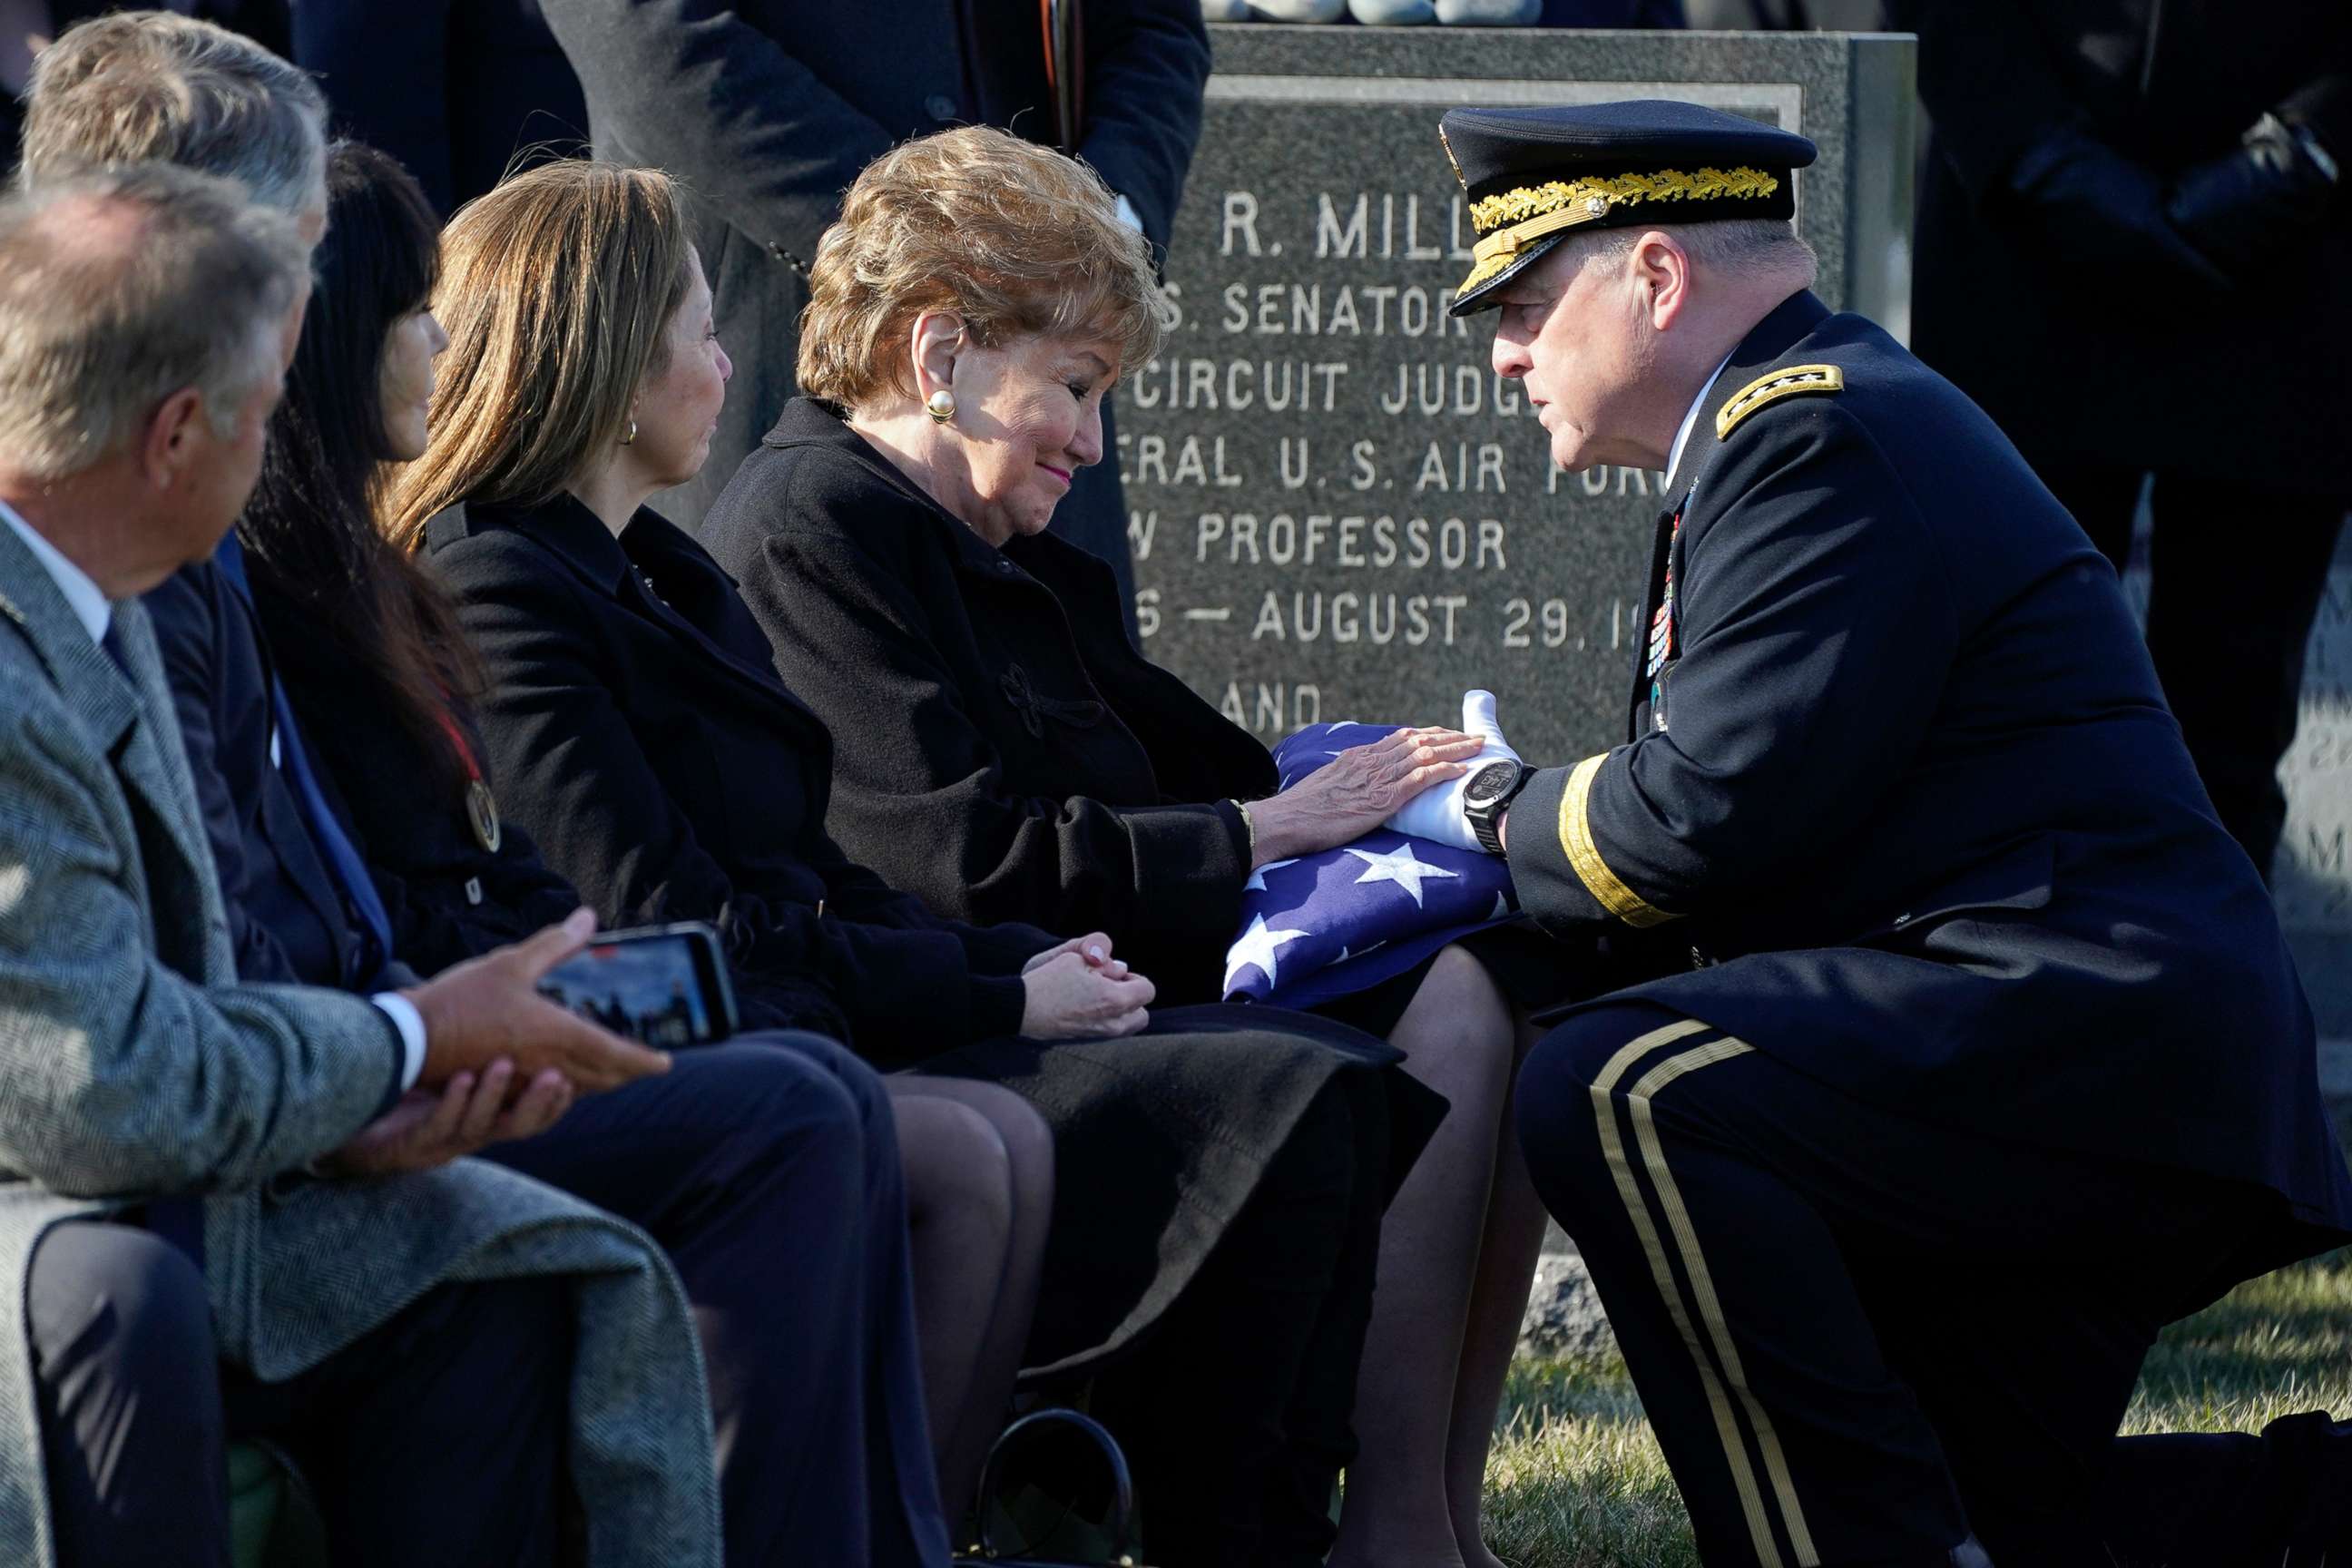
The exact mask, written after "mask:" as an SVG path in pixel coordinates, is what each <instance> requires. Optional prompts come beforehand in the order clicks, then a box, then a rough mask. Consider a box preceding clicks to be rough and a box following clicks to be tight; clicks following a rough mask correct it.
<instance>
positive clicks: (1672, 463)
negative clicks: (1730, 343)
mask: <svg viewBox="0 0 2352 1568" xmlns="http://www.w3.org/2000/svg"><path fill="white" fill-rule="evenodd" d="M1729 363H1731V356H1730V355H1729V354H1726V355H1724V356H1723V364H1719V365H1717V366H1716V367H1715V374H1713V375H1710V376H1708V377H1707V378H1706V385H1705V386H1702V387H1700V388H1699V389H1698V395H1697V396H1696V397H1694V398H1692V399H1691V405H1690V411H1689V412H1688V413H1686V414H1685V415H1684V416H1683V422H1682V426H1681V428H1679V429H1677V430H1676V431H1675V445H1674V449H1673V450H1671V451H1669V452H1668V453H1667V454H1666V478H1667V479H1673V478H1674V477H1675V468H1679V467H1681V465H1682V460H1683V447H1685V446H1686V445H1688V444H1689V442H1690V433H1691V426H1694V425H1696V424H1697V423H1698V411H1699V410H1700V409H1702V408H1704V407H1706V395H1707V394H1708V393H1710V392H1713V391H1714V390H1715V384H1716V383H1717V382H1718V381H1720V380H1722V379H1723V365H1726V364H1729Z"/></svg>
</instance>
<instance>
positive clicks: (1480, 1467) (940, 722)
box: [703, 130, 1558, 1568]
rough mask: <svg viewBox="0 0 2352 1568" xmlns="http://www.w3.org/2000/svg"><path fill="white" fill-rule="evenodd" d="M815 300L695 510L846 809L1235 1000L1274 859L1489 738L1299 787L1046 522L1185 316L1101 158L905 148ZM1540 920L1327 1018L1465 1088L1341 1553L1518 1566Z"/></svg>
mask: <svg viewBox="0 0 2352 1568" xmlns="http://www.w3.org/2000/svg"><path fill="white" fill-rule="evenodd" d="M810 290H811V297H810V303H809V307H808V310H807V313H806V315H805V317H804V319H803V323H802V338H801V359H800V384H801V385H802V387H803V389H805V391H806V393H807V394H808V395H807V396H805V397H803V398H802V399H799V400H796V401H795V402H793V404H792V405H790V406H789V407H787V408H786V409H785V410H784V412H783V416H782V419H781V420H779V422H778V423H777V425H776V426H775V428H774V429H773V430H772V431H771V432H770V433H769V435H768V437H767V440H766V443H765V446H764V447H763V449H762V450H761V451H759V452H756V453H754V454H753V455H752V456H751V458H749V459H748V460H747V461H746V462H745V463H744V465H743V467H742V468H740V470H739V471H738V472H737V474H736V477H735V479H734V480H733V481H732V483H730V486H729V487H728V489H727V490H726V492H725V493H724V494H723V495H722V496H721V497H720V499H719V502H718V504H717V505H716V506H715V507H714V508H713V510H711V511H710V513H709V516H708V517H707V518H706V520H705V522H704V531H703V536H704V539H705V540H706V542H708V544H709V548H710V550H711V551H712V552H713V554H714V555H716V557H717V558H718V560H719V563H720V564H722V565H723V566H724V567H726V569H727V570H728V572H729V573H730V574H732V575H733V577H734V578H735V580H736V581H737V582H738V583H739V584H740V585H741V590H742V594H743V596H744V598H745V600H746V601H747V602H748V603H749V605H751V612H752V614H753V615H754V616H757V617H758V619H759V622H760V625H761V629H762V630H764V631H765V633H766V634H767V637H768V639H769V643H770V646H771V647H772V650H773V652H774V656H775V661H776V668H777V669H778V670H779V672H780V673H782V676H783V678H784V680H785V682H786V684H788V685H790V686H791V687H792V688H793V689H794V691H795V692H797V693H798V694H799V696H800V697H801V699H802V700H803V701H806V702H807V703H808V704H809V705H810V706H811V707H812V708H814V710H816V712H817V714H818V716H819V717H821V718H822V719H824V721H825V722H826V724H827V725H828V726H829V727H830V728H831V729H832V731H833V732H834V734H835V737H836V739H837V741H838V742H839V749H838V751H837V752H836V754H835V760H834V772H835V782H834V795H833V802H832V809H831V815H830V817H829V819H828V826H829V828H830V830H831V832H832V833H833V835H834V836H835V838H836V839H837V840H838V841H839V842H840V843H841V845H842V846H843V847H844V848H845V850H847V851H848V852H849V853H850V854H853V855H855V856H856V857H858V858H860V859H862V860H864V861H865V862H866V864H868V865H870V866H872V867H874V868H876V869H877V870H878V871H879V872H880V873H881V874H882V875H883V876H884V877H885V878H886V879H888V881H889V882H890V883H891V885H892V886H894V887H898V888H900V889H906V890H908V891H910V892H913V893H915V894H918V895H919V896H920V897H921V898H922V899H923V900H925V901H926V902H927V903H929V905H930V906H931V908H932V909H933V910H936V911H938V912H939V913H940V914H943V915H950V916H953V917H955V918H958V919H961V920H971V921H1008V920H1010V921H1032V922H1034V923H1037V924H1040V925H1044V926H1045V927H1047V928H1049V929H1054V930H1066V931H1105V932H1108V934H1110V935H1111V936H1113V937H1114V938H1116V939H1117V940H1118V943H1119V951H1120V952H1121V954H1122V955H1123V956H1124V957H1125V958H1127V959H1128V960H1129V962H1131V963H1135V964H1136V965H1137V966H1138V967H1139V968H1141V969H1144V970H1146V971H1148V972H1149V973H1150V974H1151V975H1152V976H1153V978H1154V979H1155V981H1156V982H1157V983H1158V984H1159V985H1160V990H1161V994H1162V995H1163V996H1165V997H1172V998H1178V999H1185V1000H1207V999H1211V998H1213V997H1215V996H1217V995H1218V994H1219V993H1220V990H1221V984H1220V982H1221V976H1222V974H1223V967H1222V959H1223V952H1224V950H1225V947H1226V944H1227V943H1228V942H1230V940H1231V939H1232V936H1233V933H1234V931H1235V930H1236V928H1237V925H1238V914H1239V910H1240V908H1241V900H1242V893H1243V889H1244V884H1245V883H1247V882H1249V881H1250V880H1251V879H1252V877H1253V875H1254V874H1255V872H1256V871H1257V870H1258V869H1259V868H1261V867H1263V866H1265V865H1266V864H1267V863H1269V862H1272V861H1276V860H1282V859H1286V858H1291V857H1297V856H1304V855H1308V854H1313V853H1316V852H1318V851H1321V850H1326V849H1329V848H1332V847H1337V846H1339V845H1342V844H1345V843H1348V842H1349V841H1350V840H1352V839H1354V838H1356V837H1359V836H1360V835H1361V834H1363V833H1365V832H1366V831H1368V830H1370V829H1372V828H1374V827H1377V826H1380V825H1381V822H1382V821H1383V819H1385V818H1387V817H1388V816H1391V814H1392V813H1394V812H1395V811H1396V810H1397V809H1398V808H1399V807H1400V806H1401V805H1403V804H1404V803H1405V802H1407V801H1408V800H1410V799H1412V797H1413V796H1414V795H1417V794H1418V793H1420V791H1422V790H1423V789H1424V788H1426V787H1428V786H1429V785H1431V784H1434V783H1437V782H1440V781H1442V780H1444V779H1448V778H1451V777H1454V776H1456V775H1458V774H1459V773H1461V772H1462V765H1461V764H1462V763H1463V761H1464V759H1466V758H1468V757H1470V756H1472V755H1473V754H1475V752H1477V750H1478V749H1479V742H1478V741H1477V740H1476V739H1475V738H1473V737H1469V736H1465V735H1464V734H1462V733H1459V732H1457V731H1450V730H1406V731H1399V732H1398V733H1397V734H1396V735H1394V736H1392V737H1391V738H1390V739H1389V740H1387V741H1384V742H1380V743H1377V744H1374V745H1370V746H1364V747H1360V748H1357V749H1355V750H1353V751H1350V752H1346V753H1343V754H1342V755H1340V756H1339V757H1338V758H1336V759H1335V760H1334V761H1333V763H1331V764H1330V765H1329V766H1328V767H1327V768H1325V769H1323V770H1321V771H1320V772H1318V773H1315V774H1313V775H1311V776H1310V777H1309V778H1308V779H1307V780H1306V781H1304V782H1302V783H1301V784H1298V785H1297V787H1295V788H1292V789H1290V790H1288V791H1286V792H1283V793H1280V794H1277V793H1276V774H1275V769H1274V766H1273V763H1272V761H1271V759H1270V758H1269V756H1268V754H1267V752H1266V751H1265V748H1264V747H1263V746H1262V745H1261V744H1259V743H1258V742H1256V741H1255V740H1254V739H1253V738H1251V736H1250V735H1248V734H1247V733H1246V732H1244V731H1242V730H1241V729H1239V728H1238V727H1236V726H1234V725H1233V724H1231V723H1229V722H1227V721H1225V720H1224V719H1223V717H1222V716H1220V715H1219V714H1218V713H1217V711H1216V710H1214V709H1213V708H1212V707H1211V706H1209V705H1208V704H1207V703H1206V702H1204V701H1202V700H1200V699H1199V698H1198V697H1197V696H1195V695H1194V694H1193V693H1192V692H1191V691H1190V690H1189V689H1187V688H1186V687H1185V686H1184V684H1183V683H1182V682H1181V680H1179V679H1176V678H1175V677H1174V676H1172V675H1171V674H1169V673H1168V672H1166V671H1164V670H1162V669H1160V668H1157V667H1155V666H1153V665H1152V664H1151V663H1150V662H1149V661H1148V660H1146V659H1145V658H1142V657H1141V656H1140V655H1139V653H1138V652H1137V650H1136V649H1135V647H1133V646H1132V645H1131V644H1130V643H1129V640H1128V638H1127V637H1126V635H1125V631H1124V627H1123V625H1122V621H1121V616H1120V606H1119V605H1118V602H1117V597H1116V592H1115V589H1114V587H1113V584H1112V580H1111V577H1110V574H1108V572H1106V571H1105V570H1104V569H1103V568H1102V567H1101V566H1100V564H1099V563H1096V562H1094V561H1092V560H1090V559H1089V558H1087V556H1086V555H1084V554H1083V553H1082V552H1078V551H1076V550H1075V549H1072V548H1070V547H1069V546H1068V545H1066V543H1064V542H1062V541H1060V540H1058V539H1056V538H1055V537H1054V536H1052V535H1051V534H1049V533H1047V532H1045V527H1046V524H1047V522H1048V521H1049V520H1050V519H1051V518H1052V516H1053V515H1054V510H1055V505H1056V503H1057V502H1059V501H1060V500H1061V499H1062V498H1063V496H1065V495H1066V493H1067V492H1068V490H1069V488H1070V482H1071V478H1072V476H1073V474H1074V473H1075V472H1076V470H1077V469H1078V468H1082V467H1084V466H1086V465H1087V464H1091V463H1096V462H1099V461H1101V460H1102V459H1103V458H1104V456H1105V454H1104V451H1103V443H1102V410H1103V405H1104V401H1105V399H1106V398H1108V396H1109V395H1110V392H1111V388H1112V386H1113V384H1115V383H1116V382H1117V381H1118V377H1119V375H1120V374H1121V373H1122V372H1123V371H1126V370H1129V369H1131V368H1134V367H1137V366H1139V365H1141V364H1142V363H1144V362H1145V361H1147V360H1148V359H1150V357H1151V356H1152V355H1153V354H1154V353H1157V352H1158V351H1159V348H1160V343H1161V341H1162V338H1163V334H1164V332H1165V331H1166V325H1165V319H1164V318H1165V312H1166V305H1165V302H1164V300H1163V299H1162V296H1161V294H1160V289H1159V288H1158V285H1157V283H1156V281H1155V279H1154V277H1153V273H1152V268H1151V262H1150V254H1149V249H1148V247H1147V246H1146V245H1145V243H1144V241H1143V240H1142V238H1141V237H1140V236H1139V235H1137V234H1136V233H1135V232H1134V231H1133V230H1132V229H1131V228H1129V227H1128V226H1125V225H1124V224H1122V223H1121V222H1120V221H1119V219H1118V213H1117V204H1116V199H1115V197H1114V196H1113V195H1112V194H1111V193H1110V191H1109V190H1108V189H1107V188H1106V187H1105V186H1104V184H1103V183H1102V182H1101V181H1100V180H1099V179H1097V177H1096V176H1095V175H1094V174H1093V173H1092V172H1091V171H1089V170H1088V169H1087V168H1086V167H1085V166H1084V165H1082V164H1080V163H1075V162H1073V161H1071V160H1070V159H1067V158H1065V157H1063V156H1061V155H1059V154H1057V153H1052V152H1049V151H1047V150H1045V149H1043V148H1039V147H1036V146H1034V145H1032V144H1030V143H1027V142H1021V141H1018V140H1016V139H1015V138H1013V137H1011V136H1007V135H1004V134H1002V133H1000V132H993V131H988V130H962V131H952V132H943V133H940V134H939V135H935V136H929V137H926V138H923V139H920V140H918V141H914V142H908V143H906V144H904V145H902V146H900V147H899V148H898V149H896V150H895V151H893V152H891V153H887V154H885V155H884V156H882V157H881V158H878V159H877V160H876V161H875V162H874V163H871V164H870V165H868V166H867V168H866V171H865V173H864V174H861V175H860V176H859V178H858V180H857V182H856V184H855V185H853V186H852V187H851V189H850V191H849V194H848V197H847V200H846V203H845V206H844V208H843V213H842V217H841V221H840V222H839V223H838V224H837V225H835V226H834V227H833V228H832V229H831V230H829V231H828V232H827V233H826V235H825V237H824V242H823V244H822V245H821V246H820V247H819V248H818V252H817V257H816V260H815V264H814V268H813V269H812V272H811V277H810ZM1537 942H1540V939H1536V938H1532V937H1528V938H1526V939H1525V941H1524V942H1523V941H1522V940H1521V938H1520V933H1511V934H1510V936H1509V937H1508V938H1507V939H1504V940H1494V941H1485V942H1481V943H1480V944H1479V945H1477V946H1476V947H1475V949H1474V948H1470V947H1464V946H1456V947H1453V948H1448V949H1446V950H1444V952H1440V953H1439V954H1438V955H1437V956H1436V957H1435V958H1434V960H1433V961H1431V962H1429V963H1424V964H1423V965H1421V966H1419V967H1418V968H1415V969H1412V970H1410V971H1408V972H1406V973H1404V974H1403V975H1402V976H1398V977H1397V978H1396V979H1395V980H1394V981H1392V982H1391V983H1389V984H1384V985H1382V986H1381V987H1379V988H1377V989H1374V990H1370V991H1367V992H1364V993H1360V994H1357V995H1354V996H1350V997H1346V998H1343V999H1342V1000H1341V1001H1340V1002H1339V1004H1335V1005H1332V1006H1331V1007H1328V1008H1327V1009H1325V1011H1326V1012H1328V1013H1329V1014H1331V1015H1333V1016H1339V1017H1340V1018H1342V1019H1344V1020H1346V1021H1348V1022H1350V1023H1354V1024H1358V1025H1360V1026H1363V1027H1366V1028H1368V1029H1370V1030H1371V1031H1372V1032H1374V1033H1378V1034H1383V1035H1386V1036H1387V1037H1389V1039H1390V1041H1391V1044H1392V1045H1394V1046H1395V1047H1398V1048H1399V1049H1401V1050H1402V1052H1403V1053H1404V1054H1405V1056H1406V1058H1408V1060H1407V1070H1408V1071H1409V1072H1411V1073H1412V1074H1413V1075H1414V1076H1416V1077H1417V1078H1419V1079H1421V1080H1422V1081H1423V1083H1425V1084H1427V1085H1429V1086H1430V1087H1432V1088H1433V1089H1436V1090H1438V1091H1439V1092H1440V1093H1442V1094H1444V1096H1446V1097H1447V1099H1448V1100H1450V1101H1451V1102H1452V1111H1451V1114H1450V1115H1449V1117H1448V1118H1447V1120H1446V1122H1445V1124H1444V1126H1443V1127H1442V1128H1441V1129H1440V1130H1439V1131H1438V1132H1437V1134H1436V1136H1435V1138H1434V1139H1433V1142H1432V1143H1431V1144H1430V1146H1429V1149H1428V1151H1427V1152H1426V1153H1425V1154H1424V1155H1423V1158H1422V1160H1421V1161H1420V1163H1419V1164H1418V1165H1417V1167H1416V1168H1415V1170H1414V1171H1413V1173H1412V1175H1411V1176H1410V1178H1409V1179H1408V1180H1407V1181H1406V1182H1405V1183H1404V1184H1403V1185H1402V1190H1401V1191H1400V1193H1399V1194H1398V1195H1397V1197H1396V1199H1395V1200H1394V1202H1393V1204H1392V1205H1391V1208H1390V1210H1389V1211H1388V1216H1387V1221H1386V1226H1385V1233H1384V1236H1383V1238H1382V1241H1381V1266H1380V1285H1379V1291H1378V1295H1377V1297H1376V1302H1375V1315H1374V1320H1373V1322H1372V1325H1371V1328H1370V1338H1369V1341H1368V1346H1367V1351H1366V1354H1365V1357H1364V1363H1363V1364H1364V1368H1365V1371H1364V1373H1363V1374H1362V1375H1361V1377H1360V1382H1359V1384H1358V1397H1357V1405H1356V1416H1357V1426H1358V1430H1359V1432H1360V1436H1361V1438H1362V1446H1361V1453H1360V1456H1359V1458H1357V1459H1356V1461H1355V1463H1354V1464H1353V1466H1352V1467H1351V1469H1350V1477H1349V1490H1348V1504H1347V1508H1346V1510H1345V1513H1344V1517H1343V1519H1342V1521H1341V1526H1340V1531H1339V1540H1338V1543H1337V1548H1336V1551H1335V1552H1334V1554H1333V1557H1332V1561H1334V1562H1342V1563H1352V1564H1364V1563H1414V1564H1428V1565H1435V1564H1445V1563H1466V1564H1470V1565H1472V1568H1481V1565H1483V1568H1494V1565H1495V1559H1494V1557H1493V1555H1492V1554H1491V1553H1490V1552H1488V1551H1487V1549H1486V1546H1485V1545H1484V1544H1483V1542H1482V1541H1481V1539H1480V1534H1479V1500H1480V1494H1481V1486H1482V1481H1483V1475H1484V1470H1485V1465H1486V1447H1487V1441H1488V1436H1489V1434H1490V1432H1491V1429H1492V1426H1493V1424H1494V1418H1495V1414H1496V1406H1497V1405H1498V1404H1499V1402H1500V1398H1501V1392H1502V1382H1503V1378H1504V1375H1505V1373H1506V1371H1507V1366H1508V1363H1509V1357H1510V1354H1511V1351H1512V1348H1513V1345H1514V1343H1515V1342H1516V1339H1517V1328H1518V1321H1519V1316H1520V1313H1521V1310H1522V1309H1523V1307H1524V1305H1525V1301H1526V1295H1527V1287H1528V1279H1529V1276H1530V1275H1531V1274H1532V1272H1533V1268H1534V1265H1535V1258H1536V1254H1537V1252H1538V1249H1539V1247H1540V1245H1541V1237H1542V1226H1543V1216H1542V1211H1541V1208H1540V1206H1539V1205H1538V1204H1537V1202H1536V1200H1535V1197H1534V1194H1533V1191H1532V1189H1531V1188H1530V1186H1529V1184H1528V1180H1527V1177H1526V1174H1525V1172H1524V1170H1523V1169H1522V1167H1521V1164H1520V1162H1519V1159H1518V1155H1517V1146H1516V1143H1515V1142H1514V1141H1513V1140H1511V1139H1510V1138H1509V1137H1507V1135H1506V1132H1505V1129H1506V1128H1507V1126H1508V1121H1507V1111H1508V1105H1507V1100H1508V1097H1509V1092H1510V1084H1511V1079H1512V1071H1513V1067H1514V1064H1515V1060H1516V1057H1517V1051H1518V1050H1519V1049H1520V1048H1521V1046H1522V1044H1523V1036H1524V1035H1525V1033H1526V1030H1525V1026H1524V1024H1523V1022H1522V1020H1523V1017H1524V1014H1525V1005H1526V1004H1528V1003H1529V1002H1533V1001H1537V1000H1540V999H1544V994H1545V993H1546V991H1547V988H1548V987H1552V986H1556V985H1557V984H1558V982H1557V980H1556V979H1555V978H1554V973H1553V963H1552V959H1551V958H1550V957H1549V956H1548V955H1547V954H1546V953H1544V952H1541V951H1540V950H1539V949H1538V948H1536V947H1534V946H1531V945H1529V944H1532V943H1537Z"/></svg>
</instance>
